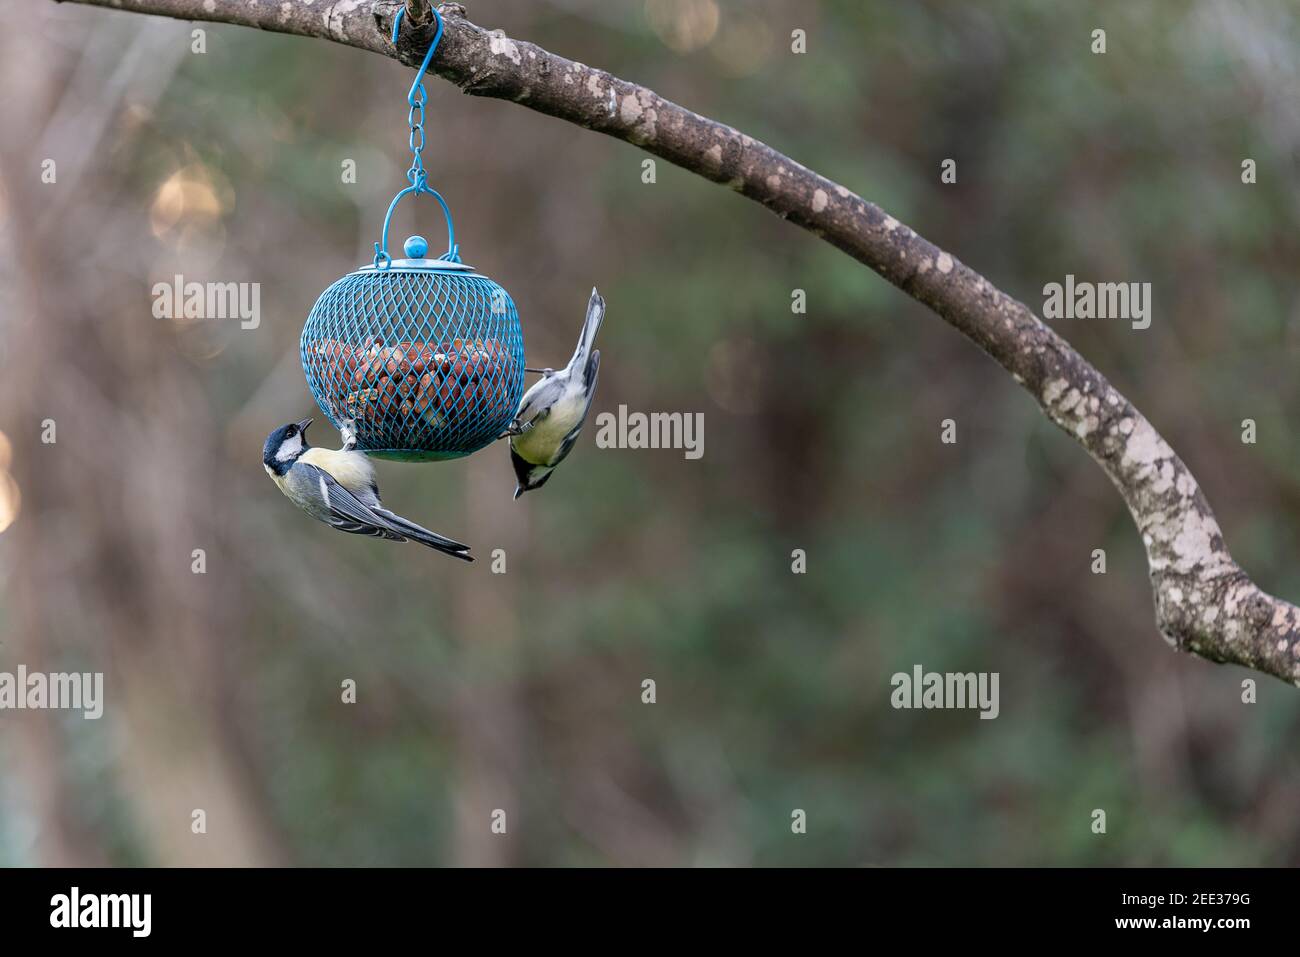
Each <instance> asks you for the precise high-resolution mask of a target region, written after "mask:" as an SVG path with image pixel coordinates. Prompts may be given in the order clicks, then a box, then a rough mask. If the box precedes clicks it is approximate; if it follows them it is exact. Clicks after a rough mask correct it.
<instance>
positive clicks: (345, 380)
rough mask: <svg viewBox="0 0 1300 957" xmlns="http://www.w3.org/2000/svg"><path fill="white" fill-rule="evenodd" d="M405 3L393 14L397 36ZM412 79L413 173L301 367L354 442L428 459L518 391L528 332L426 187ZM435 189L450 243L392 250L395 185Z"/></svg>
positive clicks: (507, 413) (482, 433) (467, 441)
mask: <svg viewBox="0 0 1300 957" xmlns="http://www.w3.org/2000/svg"><path fill="white" fill-rule="evenodd" d="M403 12H404V10H403V9H402V8H399V9H398V11H397V17H396V18H395V19H394V22H393V42H394V43H396V42H397V32H398V28H399V26H400V25H401V22H402V14H403ZM433 13H434V16H435V17H436V18H437V24H438V27H437V32H436V34H435V35H434V38H433V42H432V43H431V44H430V45H429V52H428V53H427V54H426V55H425V58H424V63H423V65H421V67H420V70H419V73H418V74H417V75H416V78H415V82H414V83H413V84H412V85H411V91H410V93H409V94H408V95H407V102H408V104H409V105H410V112H409V122H410V128H411V136H410V146H411V152H412V154H413V156H414V160H413V162H412V164H411V168H410V169H409V170H408V171H407V174H406V178H407V181H408V183H409V184H410V185H408V186H407V187H406V188H405V189H403V190H401V191H400V192H398V194H397V195H396V196H394V197H393V201H392V203H391V204H390V205H389V207H388V214H387V215H386V216H385V217H384V228H383V232H382V234H381V235H380V241H379V242H378V243H375V258H374V262H372V263H371V264H369V265H367V266H362V267H361V268H360V269H357V270H356V271H355V272H351V273H349V274H348V275H346V276H344V277H343V278H342V279H339V280H337V281H336V282H335V283H334V284H333V285H331V286H330V287H329V288H328V289H326V290H325V291H324V292H323V293H321V296H320V298H319V299H318V300H317V301H316V304H315V305H314V306H312V310H311V313H310V315H308V317H307V323H306V325H305V326H304V327H303V330H302V341H301V352H302V368H303V372H304V373H305V374H306V376H307V385H308V387H309V388H310V389H311V393H312V396H313V397H314V398H315V399H316V404H317V405H318V406H320V410H321V412H323V413H324V414H325V416H326V417H327V418H328V419H329V420H330V422H331V423H333V425H334V426H335V428H337V429H339V430H340V431H341V432H345V433H349V434H351V435H352V436H354V437H355V439H356V448H358V449H360V450H361V451H364V452H367V453H369V454H371V455H374V456H377V457H379V458H386V459H397V460H401V461H415V462H422V461H435V460H439V459H452V458H459V457H460V456H463V455H469V454H470V453H471V452H475V451H477V450H479V449H481V448H483V447H484V446H485V445H488V444H489V443H491V442H493V441H495V440H496V439H497V438H498V437H500V435H501V434H502V432H503V431H504V430H505V428H506V426H507V425H509V424H510V421H511V419H513V418H514V415H515V412H516V411H517V410H518V408H519V400H520V399H521V398H522V396H523V391H524V336H523V330H522V328H521V327H520V324H519V314H518V312H516V310H515V304H514V302H513V301H512V300H511V298H510V295H509V294H508V293H507V292H506V291H505V289H503V288H502V287H501V286H499V285H497V283H495V282H493V281H492V280H491V279H489V278H488V277H487V276H484V275H481V274H479V273H478V272H475V270H474V269H473V267H471V266H467V265H465V264H464V263H462V262H461V259H460V250H459V248H458V247H457V245H456V232H455V226H454V224H453V223H452V218H451V210H450V209H449V208H448V206H447V203H446V201H444V200H443V198H442V196H441V195H439V194H438V192H437V191H436V190H434V189H432V188H430V187H429V185H428V183H427V179H426V173H425V169H424V164H423V162H422V160H421V157H420V152H421V150H423V148H424V103H425V92H424V84H423V79H424V74H425V71H426V70H427V69H428V67H429V61H430V60H431V59H432V57H433V51H434V50H435V49H436V47H437V45H438V41H439V40H440V39H441V38H442V17H441V16H440V15H439V14H438V12H437V10H436V9H434V11H433ZM410 194H414V195H417V196H418V195H420V194H424V195H428V196H432V197H433V198H434V199H435V200H437V201H438V205H439V206H441V207H442V212H443V215H444V217H445V218H446V221H447V252H446V253H444V254H443V255H441V256H439V257H438V258H436V259H430V258H428V253H429V244H428V242H426V241H425V239H424V238H423V237H421V236H412V237H410V238H409V239H407V240H406V243H405V246H404V254H405V256H404V258H402V259H394V258H393V257H392V256H390V255H389V253H388V227H389V224H390V222H391V221H392V218H393V212H394V211H395V210H396V209H397V204H398V203H399V202H400V201H401V200H402V197H404V196H407V195H410Z"/></svg>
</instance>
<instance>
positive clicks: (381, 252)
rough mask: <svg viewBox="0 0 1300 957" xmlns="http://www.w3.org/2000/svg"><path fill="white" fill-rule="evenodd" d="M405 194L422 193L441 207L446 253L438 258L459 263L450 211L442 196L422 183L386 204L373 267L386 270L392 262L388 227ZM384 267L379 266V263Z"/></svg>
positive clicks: (407, 188) (410, 187) (409, 188)
mask: <svg viewBox="0 0 1300 957" xmlns="http://www.w3.org/2000/svg"><path fill="white" fill-rule="evenodd" d="M407 193H424V194H426V195H428V196H432V197H433V198H434V199H436V200H437V201H438V205H439V206H441V207H442V215H443V216H445V217H446V219H447V251H446V252H445V253H443V254H442V255H441V256H439V257H438V258H439V259H442V260H446V261H447V262H453V263H458V262H460V247H459V246H457V245H456V226H455V225H454V224H453V223H452V221H451V209H450V208H449V207H448V206H447V201H446V200H445V199H443V198H442V194H441V193H439V192H438V191H437V190H436V189H430V188H429V187H428V186H426V185H425V184H424V183H423V182H419V183H417V184H416V185H414V186H408V187H406V189H404V190H402V191H401V192H399V193H398V194H397V195H396V196H394V197H393V201H392V202H391V203H389V204H388V213H387V214H386V215H385V216H384V231H383V233H382V234H381V235H380V237H379V242H377V243H375V266H376V267H379V268H382V269H387V268H388V264H389V263H391V262H392V261H393V257H392V256H390V255H389V254H388V225H389V223H390V222H391V221H392V219H393V212H394V210H396V209H397V204H398V203H400V202H401V201H402V197H403V196H405V195H406V194H407ZM381 260H382V261H383V263H384V265H383V266H379V263H380V261H381Z"/></svg>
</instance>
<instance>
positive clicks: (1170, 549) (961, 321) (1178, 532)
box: [71, 0, 1300, 685]
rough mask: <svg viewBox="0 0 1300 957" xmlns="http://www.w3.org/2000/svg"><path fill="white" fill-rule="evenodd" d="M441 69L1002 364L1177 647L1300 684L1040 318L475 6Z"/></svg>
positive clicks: (1109, 402)
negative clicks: (863, 275)
mask: <svg viewBox="0 0 1300 957" xmlns="http://www.w3.org/2000/svg"><path fill="white" fill-rule="evenodd" d="M71 2H76V3H84V4H89V5H92V6H101V7H110V8H114V9H120V10H126V11H130V12H134V13H147V14H157V15H160V16H168V17H175V18H180V19H189V20H206V21H212V22H219V23H233V24H240V25H244V26H250V27H258V28H261V29H264V30H272V31H276V32H279V33H289V34H296V35H299V36H307V37H319V38H323V39H329V40H333V41H335V42H338V43H342V44H346V45H348V46H353V47H357V48H358V49H362V50H369V51H371V52H374V53H380V54H383V55H385V56H390V57H396V58H397V59H398V60H400V61H401V62H402V63H405V64H407V65H410V66H418V65H419V63H420V60H421V59H422V58H423V56H424V52H425V51H426V50H427V49H428V43H429V40H430V39H431V38H432V25H431V22H430V21H431V20H432V18H431V17H430V16H429V15H428V14H427V4H426V3H424V2H423V0H420V2H415V0H408V3H407V4H406V5H407V6H408V8H409V9H410V10H411V13H410V18H409V21H408V26H409V28H408V26H404V27H403V30H402V35H401V37H400V38H399V41H398V44H397V47H396V49H394V47H393V45H392V43H391V42H390V41H389V36H390V35H391V32H392V22H393V17H394V16H395V15H396V12H397V10H398V9H399V8H400V7H402V6H403V3H402V2H401V0H377V2H372V0H332V2H330V0H71ZM439 10H440V11H441V13H442V16H443V18H444V21H445V33H444V35H443V38H442V41H441V44H440V46H439V48H438V52H437V55H436V56H435V57H434V60H433V63H432V65H431V67H430V71H431V72H432V73H435V74H436V75H438V76H441V77H443V78H444V79H446V80H449V81H450V82H452V83H454V84H455V85H456V86H458V87H460V89H461V90H462V91H464V92H465V93H469V94H471V95H474V96H490V97H495V98H498V99H505V100H513V101H514V102H516V103H519V104H521V105H523V106H527V107H528V108H529V109H533V110H537V111H538V112H541V113H545V114H548V115H550V116H555V117H558V118H559V119H562V120H566V121H568V122H570V123H575V124H577V125H578V126H582V127H585V128H587V129H591V130H595V131H597V132H600V133H605V134H606V135H609V136H613V137H616V138H618V139H621V140H625V141H627V142H629V143H633V144H635V145H637V146H639V147H641V148H642V149H644V150H646V151H647V152H649V153H653V154H654V155H656V156H659V157H662V158H663V159H666V160H668V161H669V162H671V163H674V164H675V165H677V166H680V167H682V168H683V169H686V170H689V171H690V172H692V173H696V174H698V175H700V176H703V177H705V178H706V179H710V180H713V181H714V182H717V183H723V184H725V185H726V186H728V187H729V188H731V189H733V190H735V191H736V192H738V193H740V194H741V195H742V196H746V197H748V198H749V199H752V200H754V201H756V202H758V203H761V204H763V205H764V206H766V207H767V208H768V209H770V210H772V211H773V212H774V213H776V214H777V215H778V216H780V217H781V218H782V219H788V220H790V221H791V222H793V223H796V224H797V225H799V226H801V227H803V228H804V229H806V230H808V231H809V232H811V233H812V234H813V235H815V236H817V237H818V238H820V239H823V240H825V241H826V242H828V243H830V244H832V245H833V246H836V247H838V248H839V249H841V250H843V251H844V252H846V253H848V254H849V255H850V256H852V257H853V258H854V259H856V260H858V261H859V262H861V263H863V264H864V265H866V266H869V267H870V268H871V269H873V270H875V271H876V272H877V273H879V274H880V275H881V276H883V277H884V278H885V279H887V280H888V281H889V282H891V283H893V284H894V285H895V286H897V287H898V288H899V289H901V290H903V291H904V292H905V293H907V294H908V295H909V296H912V297H913V298H914V299H917V300H918V301H920V302H922V303H924V304H925V305H926V306H928V307H929V308H930V309H932V310H933V311H934V312H935V313H937V314H938V315H939V316H940V317H942V318H943V319H944V320H945V321H947V322H948V323H949V324H950V325H952V326H953V327H954V328H956V329H957V330H958V331H960V332H961V333H963V334H964V335H965V336H966V337H967V338H969V339H970V340H971V341H973V342H974V343H975V344H976V345H977V346H979V347H980V348H981V349H982V350H983V351H984V352H986V353H987V354H988V355H989V356H991V357H992V358H993V359H994V360H995V361H997V363H998V364H999V365H1001V366H1002V368H1003V369H1005V370H1006V371H1007V372H1008V373H1010V374H1011V376H1012V377H1013V378H1014V379H1015V381H1016V382H1017V383H1019V384H1020V385H1021V386H1022V387H1023V388H1024V389H1025V390H1026V391H1027V392H1029V394H1030V395H1031V396H1032V397H1033V398H1034V400H1035V401H1036V402H1037V403H1038V404H1039V406H1041V407H1042V409H1043V411H1044V412H1045V413H1046V414H1047V416H1048V418H1050V419H1051V420H1052V421H1053V422H1054V423H1056V424H1057V425H1058V426H1060V428H1061V429H1063V430H1064V431H1065V432H1066V433H1067V434H1068V435H1070V436H1071V437H1072V438H1074V439H1075V441H1077V442H1078V443H1079V444H1080V445H1082V446H1083V447H1084V448H1085V449H1086V450H1087V451H1088V453H1089V454H1090V455H1091V456H1092V457H1093V458H1094V459H1095V460H1096V461H1097V463H1098V464H1099V465H1101V467H1102V468H1103V469H1104V470H1105V472H1106V474H1107V475H1108V476H1110V479H1111V481H1112V482H1113V483H1114V484H1115V487H1116V488H1117V489H1118V490H1119V492H1120V495H1122V496H1123V498H1124V501H1125V503H1127V505H1128V508H1129V511H1130V512H1131V513H1132V515H1133V520H1134V521H1135V522H1136V524H1137V527H1138V531H1139V532H1140V533H1141V535H1142V541H1143V544H1144V545H1145V547H1146V552H1147V559H1148V563H1149V566H1150V575H1151V585H1152V589H1153V591H1154V594H1155V609H1156V623H1157V625H1158V627H1159V629H1160V631H1161V633H1162V634H1163V635H1164V636H1165V638H1166V640H1167V641H1168V642H1169V643H1170V644H1171V645H1173V646H1174V647H1175V648H1178V649H1180V650H1184V651H1191V652H1193V653H1195V654H1198V655H1200V656H1202V657H1204V658H1208V659H1210V660H1212V661H1218V662H1227V663H1233V664H1239V665H1244V666H1246V667H1248V668H1253V669H1255V670H1256V671H1261V672H1264V673H1266V674H1271V675H1275V676H1277V677H1278V678H1281V679H1283V680H1285V681H1288V682H1291V683H1293V684H1296V685H1300V612H1298V611H1297V609H1296V607H1295V606H1293V605H1291V604H1289V603H1288V602H1285V601H1282V600H1280V599H1277V598H1274V597H1272V596H1270V595H1268V594H1266V593H1265V592H1264V591H1262V590H1261V589H1260V588H1259V587H1258V586H1256V585H1255V584H1254V583H1253V582H1252V581H1251V580H1250V578H1249V577H1247V575H1246V574H1245V572H1243V571H1242V569H1241V568H1240V567H1239V566H1238V565H1237V564H1236V562H1235V561H1233V559H1232V556H1231V555H1230V554H1229V553H1228V550H1227V548H1226V546H1225V545H1224V541H1223V535H1222V533H1221V532H1220V530H1219V526H1218V523H1217V522H1216V521H1215V518H1214V514H1213V513H1212V512H1211V510H1210V506H1209V503H1208V502H1207V501H1206V499H1205V495H1204V493H1203V492H1202V491H1201V489H1200V486H1199V485H1198V484H1197V482H1196V479H1195V478H1194V477H1193V476H1192V474H1191V472H1190V471H1189V470H1188V468H1187V466H1186V465H1185V464H1184V463H1183V462H1182V460H1181V459H1179V458H1178V456H1177V455H1176V454H1175V453H1174V451H1173V450H1172V449H1171V448H1170V447H1169V445H1168V443H1166V442H1165V440H1164V439H1163V438H1161V436H1160V434H1159V433H1158V432H1157V431H1156V430H1155V428H1154V427H1153V426H1152V425H1151V423H1150V422H1148V421H1147V420H1146V419H1145V418H1144V417H1143V416H1142V414H1141V413H1140V412H1138V410H1137V409H1136V408H1134V407H1133V405H1132V403H1130V402H1129V401H1128V400H1127V399H1125V398H1124V396H1123V395H1121V394H1120V393H1119V392H1118V391H1117V390H1116V389H1115V388H1114V387H1113V386H1112V385H1111V384H1110V383H1109V382H1107V381H1106V379H1105V377H1104V376H1103V375H1102V374H1101V373H1100V372H1098V371H1097V369H1095V368H1094V367H1093V366H1092V365H1091V364H1090V363H1089V362H1088V361H1087V360H1086V359H1084V358H1083V357H1082V356H1081V355H1079V353H1077V352H1076V351H1075V350H1074V349H1073V348H1072V347H1071V346H1070V344H1069V343H1068V342H1066V341H1065V339H1063V338H1062V337H1061V336H1060V335H1058V334H1057V333H1056V332H1055V331H1053V330H1052V329H1050V328H1048V327H1047V326H1046V325H1045V324H1044V323H1043V322H1042V321H1041V320H1040V319H1039V318H1038V317H1037V316H1036V315H1035V314H1034V312H1033V311H1032V310H1031V309H1029V308H1028V307H1027V306H1025V305H1024V304H1023V303H1020V302H1018V301H1016V300H1015V299H1013V298H1011V297H1010V296H1008V295H1006V294H1005V293H1003V292H1001V291H1000V290H999V289H997V288H996V287H995V286H994V285H993V284H992V283H990V282H989V281H988V280H987V279H985V278H984V277H983V276H981V275H980V274H979V273H977V272H975V271H974V270H973V269H971V268H969V267H968V266H966V265H965V264H963V263H961V262H960V261H958V260H957V258H956V257H954V256H952V255H951V254H950V253H947V252H945V251H944V250H942V249H940V248H939V247H937V246H935V245H934V244H933V243H931V242H929V241H928V240H926V239H925V238H923V237H922V236H920V235H918V234H917V233H916V232H915V231H913V230H912V229H910V228H908V227H907V226H906V225H904V224H903V223H900V222H899V221H898V220H896V219H894V218H893V217H892V216H889V215H888V214H887V213H886V212H885V211H884V210H882V209H881V208H880V207H879V206H876V205H875V204H874V203H871V202H868V201H867V200H864V199H863V198H862V197H860V196H858V195H857V194H855V193H853V192H852V191H851V190H849V189H847V188H845V187H844V186H841V185H839V184H838V183H834V182H832V181H831V180H829V179H827V178H826V177H824V176H821V175H819V174H817V173H816V172H814V171H812V170H810V169H807V168H805V167H803V166H801V165H800V164H798V163H796V162H794V161H793V160H791V159H790V158H789V157H787V156H785V155H783V154H782V153H780V152H778V151H777V150H774V149H772V148H771V147H770V146H768V145H766V144H764V143H761V142H759V141H758V140H755V139H753V138H752V137H749V136H746V135H745V134H744V133H742V132H740V131H739V130H736V129H734V128H732V127H730V126H727V125H725V124H722V123H718V122H715V121H714V120H710V119H708V118H707V117H703V116H700V115H699V114H697V113H693V112H691V111H690V110H688V109H686V108H684V107H682V106H679V105H677V104H676V103H673V102H670V101H669V100H666V99H664V98H663V97H661V96H659V95H658V94H657V93H655V92H654V91H652V90H649V89H647V88H645V87H643V86H639V85H637V84H635V83H631V82H629V81H627V80H622V79H619V78H618V77H616V76H613V75H611V74H609V73H607V72H605V71H604V70H599V69H596V68H594V67H590V66H587V65H585V64H582V63H578V62H576V61H573V60H568V59H565V58H564V57H562V56H557V55H556V54H553V53H549V52H547V51H546V50H543V49H541V48H540V47H538V46H536V45H535V44H532V43H528V42H527V41H523V40H515V39H512V38H510V37H507V36H506V35H505V34H504V33H503V32H501V31H499V30H485V29H484V28H482V27H480V26H477V25H476V24H474V23H472V22H470V21H469V20H468V19H466V16H465V8H464V7H463V6H461V5H460V4H455V3H446V4H442V5H441V6H440V7H439Z"/></svg>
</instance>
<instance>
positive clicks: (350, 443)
mask: <svg viewBox="0 0 1300 957" xmlns="http://www.w3.org/2000/svg"><path fill="white" fill-rule="evenodd" d="M339 436H340V437H341V438H342V439H343V451H344V452H351V451H352V450H353V449H355V448H356V447H357V423H356V421H355V420H354V419H344V420H343V421H342V422H341V423H340V424H339Z"/></svg>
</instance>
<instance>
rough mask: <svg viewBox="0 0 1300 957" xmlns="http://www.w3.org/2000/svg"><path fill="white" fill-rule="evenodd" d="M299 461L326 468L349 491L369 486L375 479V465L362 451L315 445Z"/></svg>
mask: <svg viewBox="0 0 1300 957" xmlns="http://www.w3.org/2000/svg"><path fill="white" fill-rule="evenodd" d="M298 461H299V462H305V463H306V464H307V465H314V466H316V467H317V468H319V469H324V470H325V471H326V472H328V473H329V474H330V475H332V476H334V481H336V482H338V483H339V484H340V485H342V486H343V487H344V488H345V489H347V490H348V491H349V492H356V491H358V490H360V489H364V488H369V487H370V486H371V485H373V484H374V481H375V467H374V466H373V465H372V464H370V459H368V458H367V457H366V456H365V454H364V453H362V452H340V451H336V450H334V449H322V448H317V447H316V446H313V447H312V448H310V449H308V450H307V451H306V452H304V453H302V455H301V456H299V458H298Z"/></svg>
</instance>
